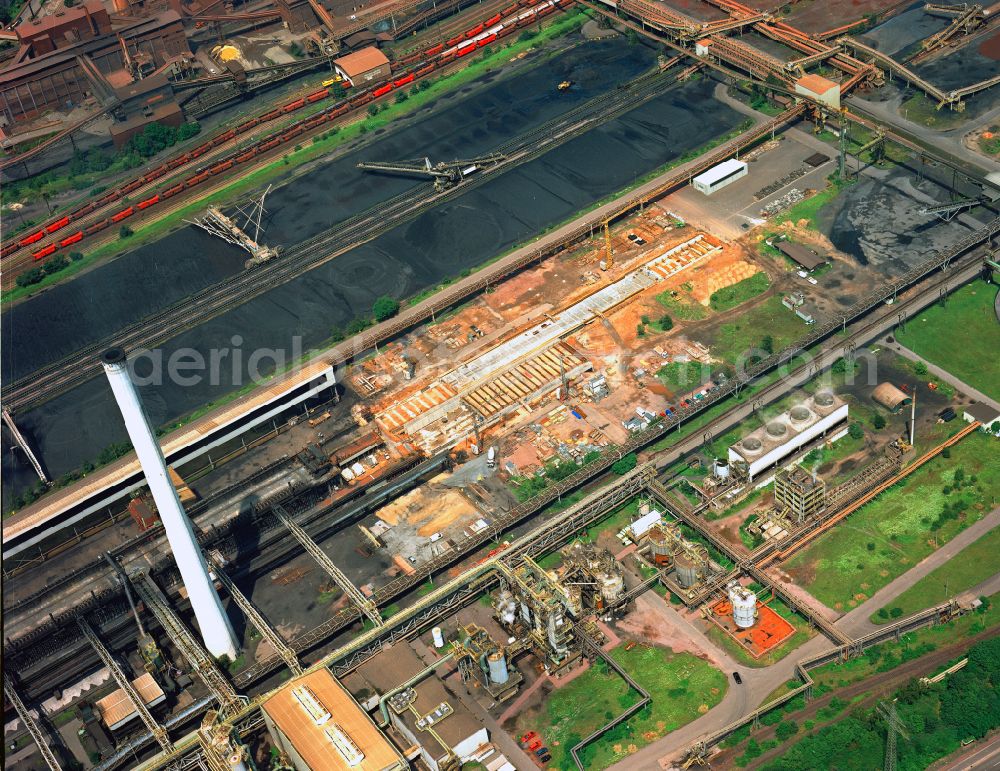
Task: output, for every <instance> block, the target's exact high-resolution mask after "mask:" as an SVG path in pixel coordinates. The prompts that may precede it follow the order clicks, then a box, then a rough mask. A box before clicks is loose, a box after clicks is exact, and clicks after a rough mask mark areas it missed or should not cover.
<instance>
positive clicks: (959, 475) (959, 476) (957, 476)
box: [951, 466, 965, 485]
mask: <svg viewBox="0 0 1000 771" xmlns="http://www.w3.org/2000/svg"><path fill="white" fill-rule="evenodd" d="M951 478H952V481H953V482H955V484H956V485H957V484H958V483H959V482H961V481H962V480H963V479H965V469H963V468H962V467H961V466H959V467H958V468H957V469H955V473H954V474H953V475H952V477H951Z"/></svg>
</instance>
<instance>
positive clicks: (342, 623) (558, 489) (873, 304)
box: [125, 221, 1000, 687]
mask: <svg viewBox="0 0 1000 771" xmlns="http://www.w3.org/2000/svg"><path fill="white" fill-rule="evenodd" d="M998 227H1000V226H998V221H994V222H993V223H991V225H990V226H987V227H986V228H983V229H982V230H981V231H979V232H977V233H976V234H973V236H970V237H969V238H967V239H963V241H962V242H960V243H959V244H958V245H956V247H955V248H954V249H953V250H951V251H950V252H949V253H945V254H939V255H938V256H937V257H935V258H932V259H931V260H929V261H928V263H927V264H925V266H924V267H923V269H921V270H916V271H914V272H913V275H914V276H917V277H918V279H917V280H919V278H925V277H926V276H927V275H928V273H929V272H930V271H932V270H936V269H937V268H940V267H942V266H943V265H946V264H949V263H951V261H952V260H955V262H954V263H951V264H952V269H951V270H949V271H947V272H946V273H944V274H942V275H941V276H940V277H939V278H938V279H937V280H936V281H933V282H932V283H931V284H930V285H928V286H925V287H923V288H922V289H921V290H920V293H919V294H918V295H917V296H915V297H912V298H909V299H908V300H906V301H905V302H904V303H902V304H900V305H899V306H897V307H896V308H894V310H893V312H892V314H891V315H890V316H889V317H887V316H885V315H880V316H879V317H878V318H875V319H872V320H870V321H868V322H866V323H865V324H864V325H863V326H861V327H860V328H858V329H857V330H855V331H852V335H851V338H848V339H847V340H845V341H843V343H842V344H843V345H848V344H849V343H850V342H851V340H852V339H863V338H864V336H866V335H868V336H870V335H871V334H872V330H873V329H874V328H875V327H876V325H878V324H880V323H883V322H884V321H885V320H886V318H890V319H894V318H897V314H903V313H904V312H907V310H908V309H911V310H912V311H913V312H918V310H919V308H918V307H917V306H918V305H919V303H920V302H921V301H923V300H926V298H927V297H931V298H933V297H936V296H938V294H939V293H940V291H941V289H942V288H943V286H944V285H946V284H948V285H951V288H954V283H955V282H956V281H958V282H959V283H961V281H964V280H967V279H968V277H969V275H971V273H970V272H969V269H970V268H971V267H973V265H974V264H975V263H977V262H978V261H979V258H978V257H977V256H973V255H968V256H966V257H965V258H964V259H958V255H960V254H961V253H963V252H964V251H967V250H968V249H969V248H970V246H971V245H975V244H978V243H981V242H982V240H984V239H987V238H990V237H992V236H993V235H995V234H996V233H997V230H998ZM912 280H913V279H912V277H911V281H912ZM901 288H902V287H901V285H900V283H899V282H891V283H890V284H888V285H886V286H885V287H883V288H882V289H881V290H879V291H878V292H876V293H873V294H872V295H871V296H870V298H869V305H868V307H867V311H869V312H870V311H871V310H874V309H877V308H878V307H880V306H881V304H882V302H881V301H882V299H884V298H885V297H889V296H893V295H894V293H896V292H898V291H900V290H901ZM920 307H923V306H920ZM860 312H861V311H860V310H859V313H860ZM852 319H853V317H852ZM839 328H840V327H839V325H835V326H834V327H833V328H832V329H827V330H826V331H825V332H824V333H823V334H824V336H829V335H830V334H832V333H833V330H835V329H839ZM810 337H811V336H810ZM801 342H802V341H800V344H801ZM798 350H800V347H799V346H793V347H791V348H789V349H786V351H783V352H782V353H781V354H779V355H777V356H776V357H772V360H770V361H769V362H765V363H764V368H763V370H761V371H758V372H755V373H754V374H755V375H759V374H763V372H765V371H769V370H770V369H771V368H773V367H775V366H777V365H778V362H779V361H787V360H788V359H787V357H786V356H785V354H793V353H794V352H795V351H798ZM812 366H813V365H802V367H800V368H798V369H804V368H805V369H810V368H811V367H812ZM810 371H811V369H810ZM793 374H794V373H793ZM782 385H783V384H782V383H776V384H773V385H772V386H771V387H770V389H775V388H779V387H781V386H782ZM725 395H726V396H728V395H730V394H729V393H728V392H727V393H726V394H725ZM712 396H713V397H714V398H712V399H710V400H708V401H707V403H703V404H699V405H698V406H697V408H696V409H691V410H689V412H690V414H687V413H685V414H684V415H681V416H679V418H680V420H688V419H689V418H690V417H692V416H693V415H695V414H697V413H699V412H701V411H703V410H705V409H707V408H708V407H710V406H711V404H713V403H715V402H716V401H717V400H718V398H721V397H720V396H719V394H718V392H717V393H716V394H713V395H712ZM739 407H740V405H737V406H735V407H734V408H733V409H731V410H728V411H727V413H726V414H724V415H721V416H719V417H718V418H716V419H715V420H713V421H712V422H711V423H709V424H708V425H707V426H706V427H705V428H704V429H703V431H705V432H706V433H711V432H713V431H714V430H715V429H716V428H718V429H720V430H724V429H725V421H726V420H728V419H732V418H733V413H734V412H735V411H736V410H738V409H739ZM678 423H679V420H677V419H674V420H672V421H671V422H670V423H669V424H659V425H654V426H653V427H651V429H650V430H647V431H646V432H644V433H643V434H640V435H637V436H635V437H633V439H632V440H631V441H630V443H629V446H623V447H621V448H615V449H616V451H617V450H622V451H630V450H635V449H639V448H641V447H642V446H646V445H648V444H649V443H650V442H652V441H655V440H656V439H657V438H659V437H660V436H662V435H663V434H664V433H666V431H669V430H670V429H671V428H673V427H675V426H676V425H677V424H678ZM689 438H690V439H694V440H696V441H697V440H698V439H699V436H697V435H695V436H692V437H689ZM633 445H634V446H633ZM687 451H688V450H686V449H684V448H683V446H682V445H678V446H676V447H674V448H671V450H670V451H668V453H666V454H671V455H676V454H677V453H678V452H680V453H681V454H683V453H684V452H687ZM603 470H604V469H603V464H600V463H598V464H597V467H595V468H593V469H591V468H585V469H581V470H580V471H579V472H577V474H575V475H574V476H573V477H571V478H570V479H567V480H564V482H562V483H558V484H556V485H553V486H552V487H551V488H550V489H547V490H546V491H545V492H543V494H542V495H541V496H538V499H537V500H533V501H531V502H530V503H531V505H530V506H525V505H522V506H520V507H518V509H519V511H517V512H514V511H512V512H511V514H513V515H515V516H518V517H519V519H524V518H526V517H530V516H533V515H534V514H537V513H538V511H541V510H542V509H543V508H544V507H545V506H546V505H547V504H548V503H549V502H550V501H551V500H554V499H555V498H556V497H557V496H558V495H560V494H565V493H566V492H568V490H569V489H574V488H577V487H579V486H580V485H582V484H585V483H587V482H590V481H593V480H594V479H595V478H596V477H598V476H599V474H600V473H601V471H603ZM564 487H565V488H566V489H563V488H564ZM477 545H478V544H471V546H472V547H475V546H477ZM467 552H468V550H467V549H466V550H463V554H461V555H457V554H452V555H450V557H449V564H450V563H452V562H454V561H455V560H457V559H459V558H461V557H462V556H464V555H465V553H467ZM438 561H440V560H437V561H436V562H438ZM428 567H429V568H430V569H431V572H432V573H433V572H434V570H438V571H440V570H442V569H443V568H444V567H446V566H445V565H437V564H435V565H431V566H428ZM424 580H426V573H425V571H424V570H423V569H421V570H420V571H418V574H417V575H415V576H412V577H400V578H397V579H396V580H394V581H393V582H392V583H391V584H390V585H387V586H386V587H383V588H382V589H381V590H380V591H379V592H378V593H377V596H376V598H374V599H376V601H377V602H378V604H380V605H383V604H384V603H387V602H391V601H392V600H394V599H398V598H399V597H401V596H403V595H405V594H406V593H407V592H409V591H412V589H413V588H414V587H415V586H417V585H419V584H420V583H422V582H423V581H424ZM338 616H343V618H338V617H335V618H334V619H331V622H336V623H334V624H330V623H327V624H324V625H322V626H324V627H325V628H324V629H323V630H322V634H316V632H318V631H320V630H312V631H311V632H310V633H306V635H303V636H300V638H296V640H294V641H292V644H291V646H290V647H293V648H294V649H296V650H301V649H302V648H306V649H308V648H311V647H315V646H316V645H318V644H319V643H320V641H321V640H328V639H330V638H331V637H332V636H333V635H335V634H336V633H337V632H338V631H340V630H342V629H343V628H346V626H348V625H349V624H350V623H353V621H355V620H356V619H357V617H358V613H357V611H353V612H350V613H343V612H342V613H340V614H338ZM125 631H126V633H127V632H128V631H129V630H127V629H126V630H125ZM306 642H308V643H309V644H308V645H303V643H306ZM280 666H281V664H280V662H278V661H271V660H266V661H262V662H259V663H258V664H257V665H255V666H254V667H251V668H248V669H247V670H243V672H241V673H240V674H239V675H237V676H236V678H235V679H234V681H235V683H236V685H237V686H239V687H245V686H246V685H249V684H252V683H253V682H255V681H256V680H259V679H260V678H262V677H264V676H266V675H267V674H269V673H270V672H271V671H273V670H274V669H277V668H278V667H280Z"/></svg>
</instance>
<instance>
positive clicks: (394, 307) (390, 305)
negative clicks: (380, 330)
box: [372, 295, 399, 321]
mask: <svg viewBox="0 0 1000 771" xmlns="http://www.w3.org/2000/svg"><path fill="white" fill-rule="evenodd" d="M372 313H373V314H375V320H376V321H385V320H386V319H391V318H392V317H393V316H395V315H396V314H397V313H399V300H395V299H393V298H392V297H389V296H388V295H382V296H381V297H379V298H378V299H377V300H376V301H375V304H374V305H373V306H372Z"/></svg>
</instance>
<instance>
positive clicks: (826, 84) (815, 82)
mask: <svg viewBox="0 0 1000 771" xmlns="http://www.w3.org/2000/svg"><path fill="white" fill-rule="evenodd" d="M795 84H796V85H797V86H802V88H806V89H808V90H810V91H812V92H813V93H814V94H821V95H822V94H825V93H826V92H827V91H829V90H830V89H831V88H839V87H840V86H839V84H838V83H836V82H835V81H832V80H830V79H829V78H824V77H823V76H822V75H814V74H812V73H810V74H808V75H803V76H802V77H801V78H799V79H798V80H796V81H795Z"/></svg>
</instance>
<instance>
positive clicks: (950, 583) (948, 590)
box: [871, 527, 1000, 624]
mask: <svg viewBox="0 0 1000 771" xmlns="http://www.w3.org/2000/svg"><path fill="white" fill-rule="evenodd" d="M998 554H1000V527H995V528H993V529H992V530H990V531H989V532H988V533H986V534H985V535H983V536H982V537H981V538H980V539H979V540H977V541H976V542H975V543H971V544H969V545H968V546H966V547H965V548H964V549H962V551H960V552H959V553H958V554H956V555H955V556H954V557H952V558H951V559H950V560H948V561H947V562H946V563H944V564H943V565H941V566H940V567H938V568H935V569H934V570H933V571H931V572H930V573H928V574H927V575H926V576H924V577H923V578H921V579H920V580H919V581H917V583H915V584H914V585H913V586H911V587H910V588H909V589H907V590H906V591H905V592H903V593H902V594H901V595H899V596H898V597H896V599H895V600H893V601H892V602H891V603H889V604H888V605H887V606H886V607H885V608H883V610H885V611H886V615H885V616H880V615H879V614H878V613H873V614H872V616H871V620H872V621H873V622H874V623H876V624H888V623H889V622H890V621H892V620H893V618H894V617H901V616H909V615H910V614H912V613H916V612H917V611H918V610H923V609H924V608H929V607H931V606H932V605H935V604H936V603H939V602H944V601H945V600H947V599H948V598H949V597H954V596H955V595H956V594H958V593H959V592H964V591H965V590H966V589H971V588H972V587H973V586H976V585H977V584H979V583H980V582H982V581H985V580H986V579H987V578H989V577H990V576H992V575H993V574H994V573H996V572H997V570H998V569H1000V564H998V563H997V555H998Z"/></svg>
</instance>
